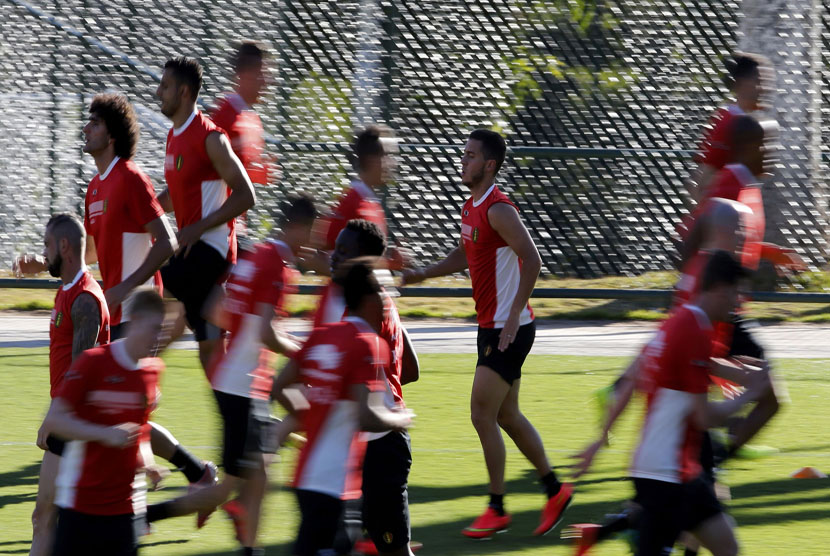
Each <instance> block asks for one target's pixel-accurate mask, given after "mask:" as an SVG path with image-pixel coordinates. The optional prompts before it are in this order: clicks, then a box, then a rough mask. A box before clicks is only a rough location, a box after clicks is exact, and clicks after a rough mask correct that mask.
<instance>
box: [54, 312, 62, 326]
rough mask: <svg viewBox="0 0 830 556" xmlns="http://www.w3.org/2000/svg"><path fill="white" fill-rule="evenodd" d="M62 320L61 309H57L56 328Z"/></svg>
mask: <svg viewBox="0 0 830 556" xmlns="http://www.w3.org/2000/svg"><path fill="white" fill-rule="evenodd" d="M62 322H63V311H58V314H57V315H55V328H58V327H59V326H60V325H61V323H62Z"/></svg>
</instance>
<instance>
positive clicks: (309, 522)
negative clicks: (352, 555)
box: [292, 489, 343, 556]
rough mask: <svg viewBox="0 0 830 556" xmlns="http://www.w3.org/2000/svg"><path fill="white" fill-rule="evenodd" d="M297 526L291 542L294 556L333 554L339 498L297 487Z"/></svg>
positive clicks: (339, 517)
mask: <svg viewBox="0 0 830 556" xmlns="http://www.w3.org/2000/svg"><path fill="white" fill-rule="evenodd" d="M296 493H297V502H298V503H299V506H300V529H299V531H298V532H297V541H296V542H295V543H294V552H292V554H293V555H294V556H319V554H318V553H320V552H321V551H323V552H322V554H334V550H333V546H334V538H335V536H336V535H337V530H338V528H339V527H340V521H341V516H342V515H343V501H342V500H340V499H339V498H335V497H334V496H329V495H328V494H323V493H322V492H315V491H312V490H303V489H297V490H296Z"/></svg>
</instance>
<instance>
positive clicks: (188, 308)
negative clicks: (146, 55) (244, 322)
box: [156, 57, 254, 369]
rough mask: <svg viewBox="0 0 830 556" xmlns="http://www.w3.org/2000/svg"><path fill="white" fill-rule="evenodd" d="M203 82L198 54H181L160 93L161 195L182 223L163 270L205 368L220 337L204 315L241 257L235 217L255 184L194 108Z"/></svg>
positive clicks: (166, 68)
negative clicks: (167, 123)
mask: <svg viewBox="0 0 830 556" xmlns="http://www.w3.org/2000/svg"><path fill="white" fill-rule="evenodd" d="M201 86H202V68H201V66H199V63H198V62H197V61H196V60H194V59H192V58H186V57H180V58H174V59H171V60H168V61H167V63H166V64H165V65H164V73H163V74H162V77H161V83H160V84H159V86H158V89H157V90H156V96H158V97H159V99H160V100H161V111H162V113H163V114H164V115H165V116H167V117H168V118H170V120H171V121H172V122H173V128H172V129H171V130H170V132H169V133H168V135H167V152H166V155H165V158H164V179H165V180H166V181H167V189H166V190H164V191H163V192H162V193H161V194H160V195H159V196H158V200H159V203H160V204H161V206H162V208H163V209H164V210H165V211H166V212H174V213H175V215H176V224H177V226H178V229H179V231H178V234H177V237H176V239H177V240H178V244H179V245H178V251H177V252H176V255H175V256H174V257H173V258H171V259H170V261H169V262H168V263H167V265H165V266H164V267H162V269H161V276H162V280H163V282H164V288H165V291H168V292H170V293H171V294H172V295H173V296H174V297H175V298H176V299H178V300H179V301H181V302H182V304H183V305H184V310H185V316H186V318H187V323H188V325H189V326H190V328H191V329H192V330H193V334H194V335H195V336H196V340H197V341H198V343H199V360H200V361H201V363H202V367H203V368H204V369H207V366H208V363H209V361H210V358H211V356H212V354H213V350H214V349H216V348H217V347H221V337H220V331H219V330H218V329H217V328H216V327H214V326H212V325H209V324H208V323H207V321H206V320H205V318H204V315H203V311H204V305H205V302H206V301H207V298H208V296H209V295H210V294H211V292H212V291H213V287H214V286H215V285H216V284H217V283H219V282H220V281H221V280H222V279H223V278H224V276H225V274H226V272H227V270H228V266H229V265H230V264H234V263H235V262H236V234H235V228H234V219H235V218H236V217H237V216H239V215H240V214H242V213H243V212H245V211H246V210H248V209H249V208H251V207H252V206H253V205H254V189H253V186H252V185H251V180H250V179H249V178H248V174H247V173H246V172H245V168H244V167H243V166H242V163H241V162H240V161H239V159H238V158H237V157H236V155H235V154H234V153H233V150H232V149H231V144H230V141H229V140H228V137H227V135H225V133H224V132H223V131H222V130H221V129H219V128H218V127H217V126H216V124H214V123H213V122H212V121H211V120H210V119H209V118H208V117H207V116H205V115H204V114H202V113H201V112H200V111H199V110H198V109H197V108H196V100H197V99H198V97H199V90H200V89H201Z"/></svg>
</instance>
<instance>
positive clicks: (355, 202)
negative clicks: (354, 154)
mask: <svg viewBox="0 0 830 556" xmlns="http://www.w3.org/2000/svg"><path fill="white" fill-rule="evenodd" d="M356 219H363V220H368V221H369V222H374V223H375V224H377V226H378V227H379V228H380V231H381V232H383V235H384V236H385V235H387V227H386V215H385V214H384V213H383V205H381V203H380V200H379V199H378V198H377V195H375V192H374V191H372V188H371V187H369V186H368V185H366V184H365V183H363V182H362V181H358V180H355V181H353V182H352V186H351V187H350V188H349V190H348V191H347V192H346V194H345V195H343V196H342V197H341V198H340V201H339V203H338V204H337V208H335V209H334V212H333V213H332V214H331V216H329V217H328V218H327V219H326V224H325V227H324V229H323V232H324V234H325V236H324V237H325V245H326V249H334V242H335V241H337V236H338V234H340V232H341V231H342V230H343V228H345V227H346V224H347V223H348V222H349V220H356Z"/></svg>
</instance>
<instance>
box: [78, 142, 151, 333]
mask: <svg viewBox="0 0 830 556" xmlns="http://www.w3.org/2000/svg"><path fill="white" fill-rule="evenodd" d="M163 215H164V210H163V209H162V208H161V205H160V204H159V202H158V200H157V199H156V192H155V190H154V189H153V184H152V183H151V182H150V178H148V177H147V175H146V174H145V173H144V172H142V171H141V169H140V168H139V167H138V165H137V164H136V163H135V162H133V161H132V160H125V159H122V158H119V157H117V156H116V157H115V158H114V159H113V161H112V163H111V164H110V165H109V167H108V168H107V169H106V171H105V172H104V173H103V174H96V175H95V177H94V178H92V181H90V182H89V187H87V190H86V198H85V200H84V228H86V233H87V234H89V235H90V236H92V238H93V239H94V240H95V250H96V251H97V253H98V267H99V268H100V269H101V278H102V279H103V282H104V290H105V291H106V290H108V289H110V288H112V287H113V286H117V285H118V284H120V283H121V282H123V281H124V280H126V279H127V278H128V277H129V276H130V275H131V274H132V273H133V272H135V271H136V270H137V269H138V267H140V266H141V264H142V263H143V262H144V260H145V259H146V258H147V253H149V252H150V248H151V247H152V246H153V236H152V234H150V233H149V232H147V231H146V230H145V229H144V227H145V226H146V225H147V224H149V223H150V222H152V221H153V220H155V219H156V218H159V217H160V216H163ZM151 284H152V285H155V286H156V288H158V289H161V273H159V272H156V274H155V275H154V276H153V277H152V278H151V279H150V280H148V282H147V284H146V285H151ZM123 306H124V304H123V303H122V304H121V305H119V306H118V307H116V308H115V310H114V311H112V314H110V324H112V325H113V326H114V325H116V324H120V323H121V322H122V321H124V322H126V321H128V320H129V316H128V315H122V307H123Z"/></svg>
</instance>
